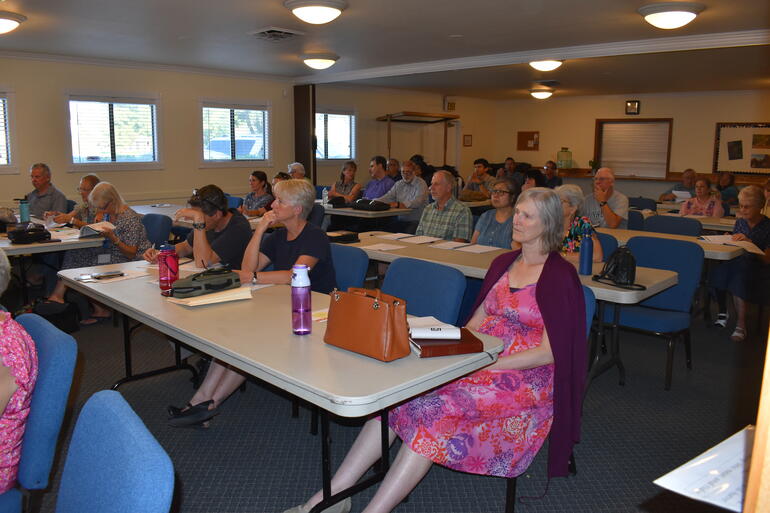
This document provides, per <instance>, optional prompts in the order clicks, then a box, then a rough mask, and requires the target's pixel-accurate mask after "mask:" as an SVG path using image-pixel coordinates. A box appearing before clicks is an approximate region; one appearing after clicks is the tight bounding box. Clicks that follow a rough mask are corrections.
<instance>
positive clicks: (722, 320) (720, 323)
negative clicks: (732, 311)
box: [714, 313, 730, 328]
mask: <svg viewBox="0 0 770 513" xmlns="http://www.w3.org/2000/svg"><path fill="white" fill-rule="evenodd" d="M729 318H730V317H729V316H728V315H727V314H726V313H720V314H717V320H716V321H714V326H717V327H719V328H724V327H725V326H727V319H729Z"/></svg>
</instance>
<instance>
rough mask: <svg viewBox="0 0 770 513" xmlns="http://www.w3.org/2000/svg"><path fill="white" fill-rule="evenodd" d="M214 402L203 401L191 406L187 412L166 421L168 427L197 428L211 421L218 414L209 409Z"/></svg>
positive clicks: (215, 410) (213, 409)
mask: <svg viewBox="0 0 770 513" xmlns="http://www.w3.org/2000/svg"><path fill="white" fill-rule="evenodd" d="M213 403H214V401H205V402H202V403H199V404H196V405H195V406H191V407H190V408H188V409H187V410H184V411H182V412H180V413H179V415H177V416H174V417H171V418H170V419H168V425H169V426H172V427H188V426H197V425H199V424H202V423H204V422H206V421H207V420H211V419H212V418H214V417H215V416H217V415H218V414H219V411H217V409H216V408H212V409H209V406H210V405H212V404H213Z"/></svg>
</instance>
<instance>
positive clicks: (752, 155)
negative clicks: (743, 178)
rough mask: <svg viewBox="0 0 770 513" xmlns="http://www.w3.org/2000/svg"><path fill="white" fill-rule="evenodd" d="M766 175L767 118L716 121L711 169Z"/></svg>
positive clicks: (769, 170) (769, 164) (769, 167)
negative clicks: (736, 121) (764, 120)
mask: <svg viewBox="0 0 770 513" xmlns="http://www.w3.org/2000/svg"><path fill="white" fill-rule="evenodd" d="M719 171H729V172H731V173H744V174H754V175H770V122H768V123H717V127H716V135H715V137H714V168H713V172H714V173H717V172H719Z"/></svg>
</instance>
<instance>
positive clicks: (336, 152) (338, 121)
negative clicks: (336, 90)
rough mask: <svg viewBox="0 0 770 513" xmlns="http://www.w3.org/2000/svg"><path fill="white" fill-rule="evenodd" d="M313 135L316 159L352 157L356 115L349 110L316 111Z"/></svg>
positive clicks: (346, 158)
mask: <svg viewBox="0 0 770 513" xmlns="http://www.w3.org/2000/svg"><path fill="white" fill-rule="evenodd" d="M315 137H316V150H315V156H316V158H317V159H321V160H332V159H342V160H352V159H354V158H355V157H356V142H355V141H356V116H355V115H354V114H352V113H349V112H348V113H342V112H316V115H315Z"/></svg>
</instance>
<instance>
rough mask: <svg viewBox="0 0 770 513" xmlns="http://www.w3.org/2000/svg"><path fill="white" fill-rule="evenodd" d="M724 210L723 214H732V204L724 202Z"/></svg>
mask: <svg viewBox="0 0 770 513" xmlns="http://www.w3.org/2000/svg"><path fill="white" fill-rule="evenodd" d="M722 210H723V211H724V214H722V215H723V216H729V215H730V204H729V203H728V202H726V201H723V202H722Z"/></svg>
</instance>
